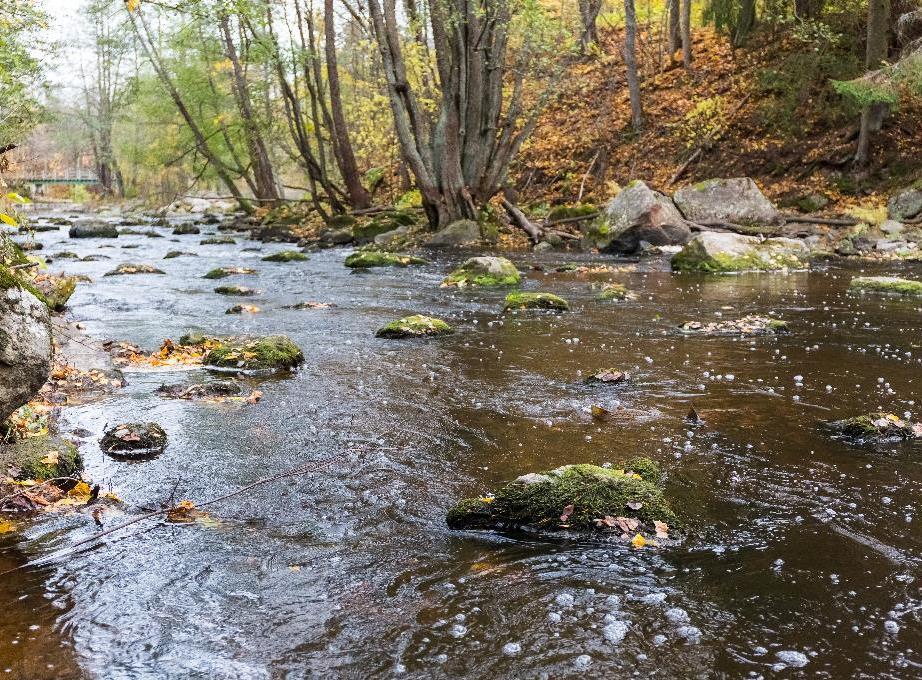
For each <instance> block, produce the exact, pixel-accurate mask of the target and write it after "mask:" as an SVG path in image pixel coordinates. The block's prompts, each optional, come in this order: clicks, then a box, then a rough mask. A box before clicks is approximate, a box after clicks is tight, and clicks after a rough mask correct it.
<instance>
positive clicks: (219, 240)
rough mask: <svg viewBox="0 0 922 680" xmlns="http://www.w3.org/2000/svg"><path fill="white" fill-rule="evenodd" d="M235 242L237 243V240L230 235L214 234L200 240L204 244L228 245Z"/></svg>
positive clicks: (200, 243)
mask: <svg viewBox="0 0 922 680" xmlns="http://www.w3.org/2000/svg"><path fill="white" fill-rule="evenodd" d="M234 243H237V240H236V239H234V238H232V237H230V236H212V237H210V238H203V239H202V240H201V241H199V245H203V246H228V245H232V244H234Z"/></svg>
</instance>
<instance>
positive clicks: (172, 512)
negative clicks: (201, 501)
mask: <svg viewBox="0 0 922 680" xmlns="http://www.w3.org/2000/svg"><path fill="white" fill-rule="evenodd" d="M166 521H167V522H172V523H174V524H191V523H192V522H196V523H198V524H201V525H203V526H207V527H215V526H218V521H217V520H216V519H214V518H213V517H212V516H211V515H209V514H208V513H207V512H203V511H202V510H199V509H198V508H196V507H195V503H193V502H192V501H179V503H177V504H176V505H174V506H173V507H172V508H170V509H169V510H167V513H166Z"/></svg>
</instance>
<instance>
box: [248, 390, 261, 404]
mask: <svg viewBox="0 0 922 680" xmlns="http://www.w3.org/2000/svg"><path fill="white" fill-rule="evenodd" d="M262 398H263V393H262V392H260V391H259V390H253V391H252V392H251V393H250V396H249V397H247V403H248V404H255V403H257V402H258V401H259V400H260V399H262Z"/></svg>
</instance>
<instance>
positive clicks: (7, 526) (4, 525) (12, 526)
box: [0, 522, 16, 534]
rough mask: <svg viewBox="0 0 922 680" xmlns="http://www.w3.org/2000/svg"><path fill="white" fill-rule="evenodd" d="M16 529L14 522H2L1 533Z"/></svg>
mask: <svg viewBox="0 0 922 680" xmlns="http://www.w3.org/2000/svg"><path fill="white" fill-rule="evenodd" d="M13 531H16V525H15V524H13V523H12V522H0V534H9V533H11V532H13Z"/></svg>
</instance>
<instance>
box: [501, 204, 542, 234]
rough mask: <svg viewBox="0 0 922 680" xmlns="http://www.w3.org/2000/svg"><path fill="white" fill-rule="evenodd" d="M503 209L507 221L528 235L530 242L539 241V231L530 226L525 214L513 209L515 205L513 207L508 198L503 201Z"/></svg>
mask: <svg viewBox="0 0 922 680" xmlns="http://www.w3.org/2000/svg"><path fill="white" fill-rule="evenodd" d="M503 208H505V210H506V212H507V213H508V214H509V219H511V220H512V221H513V223H514V224H515V225H516V226H517V227H520V228H521V229H523V230H524V231H525V233H526V234H528V237H529V238H530V239H531V240H532V243H537V242H538V241H540V240H541V229H540V228H539V227H537V226H536V225H534V224H532V223H531V221H529V219H528V218H527V217H526V216H525V213H523V212H522V211H521V210H519V209H518V208H517V207H515V205H513V204H512V202H511V201H509V199H508V198H504V199H503Z"/></svg>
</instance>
